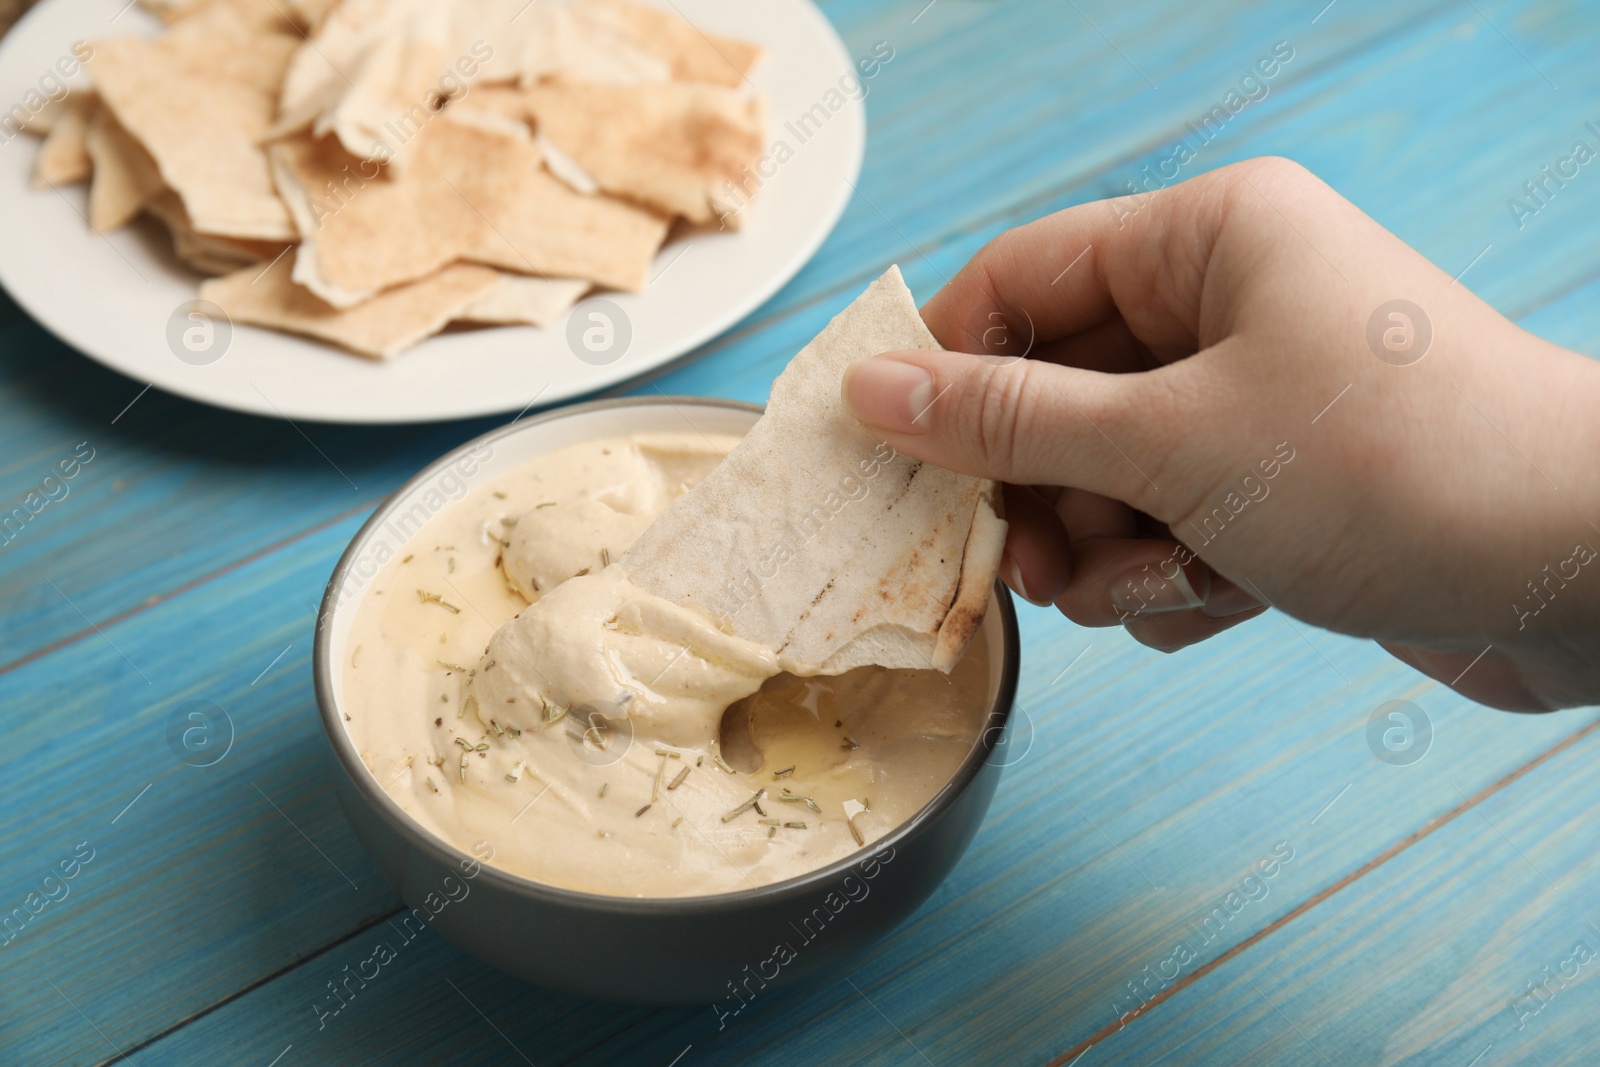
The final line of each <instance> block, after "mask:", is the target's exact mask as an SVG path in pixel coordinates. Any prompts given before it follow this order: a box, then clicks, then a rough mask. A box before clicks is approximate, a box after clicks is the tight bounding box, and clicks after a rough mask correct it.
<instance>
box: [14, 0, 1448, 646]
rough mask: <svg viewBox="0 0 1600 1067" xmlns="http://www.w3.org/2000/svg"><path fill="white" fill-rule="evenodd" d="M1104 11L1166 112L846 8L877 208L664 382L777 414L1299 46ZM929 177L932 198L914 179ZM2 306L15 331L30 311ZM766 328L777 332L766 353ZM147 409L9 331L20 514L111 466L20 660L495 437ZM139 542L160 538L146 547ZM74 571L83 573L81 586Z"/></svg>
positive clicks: (1126, 83) (76, 501)
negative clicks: (1060, 193) (801, 378)
mask: <svg viewBox="0 0 1600 1067" xmlns="http://www.w3.org/2000/svg"><path fill="white" fill-rule="evenodd" d="M1103 7H1105V5H1087V6H1085V7H1084V10H1085V11H1086V13H1087V14H1088V15H1089V17H1090V18H1091V19H1093V21H1094V23H1095V24H1096V25H1099V26H1100V27H1101V28H1102V29H1105V30H1106V32H1107V33H1108V34H1111V35H1112V36H1113V38H1114V39H1115V40H1119V41H1129V42H1131V41H1137V42H1138V44H1137V45H1136V46H1135V45H1132V44H1130V45H1128V46H1127V47H1126V48H1125V49H1124V50H1125V51H1128V50H1130V49H1131V51H1130V55H1131V56H1132V57H1133V59H1134V61H1135V62H1137V63H1138V64H1139V65H1141V66H1144V67H1146V68H1147V69H1149V70H1151V71H1152V72H1156V73H1158V74H1159V78H1160V84H1161V85H1162V86H1163V87H1164V88H1163V90H1162V91H1156V90H1152V89H1151V88H1150V87H1149V86H1148V85H1147V84H1146V83H1145V82H1144V81H1143V80H1142V79H1141V78H1139V77H1138V75H1137V74H1136V73H1135V72H1134V71H1133V70H1132V68H1131V67H1130V66H1128V65H1127V64H1126V63H1125V61H1124V60H1123V59H1122V58H1120V57H1119V56H1118V55H1117V54H1116V51H1115V49H1114V48H1112V47H1110V46H1108V44H1107V42H1106V41H1105V40H1104V39H1103V38H1101V37H1100V36H1099V35H1098V34H1096V33H1094V32H1093V31H1092V30H1091V29H1090V27H1089V24H1088V23H1087V22H1084V21H1082V20H1081V19H1080V18H1079V16H1077V15H1075V14H1072V15H1070V18H1069V17H1068V15H1065V14H1063V12H1064V11H1066V10H1067V9H1062V8H1059V7H1057V6H1056V5H1050V4H1045V3H1042V2H1038V3H1032V4H1018V5H1001V6H999V7H995V6H993V5H978V4H970V3H969V4H963V3H959V2H953V0H944V2H943V3H940V4H939V5H938V6H937V7H935V8H933V9H931V10H930V11H929V12H928V14H927V15H926V16H925V17H923V18H921V19H918V20H917V21H916V22H915V23H914V24H913V23H911V22H909V21H908V20H909V19H910V18H911V15H910V14H907V13H906V12H903V11H891V10H888V9H884V8H882V7H881V5H875V4H864V3H849V4H841V5H837V7H836V8H831V9H830V11H831V13H832V15H833V17H834V18H835V19H836V20H837V21H838V22H839V23H840V25H841V28H842V31H843V32H844V34H845V36H846V38H847V39H848V40H849V41H850V43H851V47H852V49H853V51H854V52H856V53H859V54H863V55H865V54H868V53H870V51H871V48H872V45H873V43H874V42H876V41H879V40H884V41H889V42H891V44H892V45H893V46H894V47H895V48H896V49H897V51H896V55H895V58H894V60H892V61H891V62H890V63H889V65H888V66H886V67H884V68H883V71H882V73H881V74H880V75H879V76H878V77H877V78H875V79H873V81H872V82H870V83H869V85H870V87H871V92H870V95H869V96H868V98H867V99H868V101H869V107H870V108H871V109H872V110H871V115H872V134H871V136H872V149H871V152H870V154H869V156H868V161H867V169H866V171H865V174H864V176H863V178H862V185H861V189H862V195H861V196H860V197H859V198H858V200H857V201H856V202H855V203H854V204H853V206H852V208H851V210H850V213H849V214H848V215H847V217H846V219H845V220H844V221H843V223H842V224H841V226H840V228H839V230H838V231H837V232H836V233H835V234H834V236H833V237H832V238H831V239H830V240H829V242H828V243H827V245H826V246H825V247H824V249H823V251H822V253H821V254H820V255H819V256H818V257H817V259H816V260H814V261H813V263H812V264H811V265H809V266H808V267H807V269H806V270H805V271H803V272H802V274H801V276H800V277H799V278H797V279H796V280H795V281H794V282H793V283H791V284H790V285H789V286H787V287H786V288H785V289H784V291H783V292H782V293H781V294H779V296H778V297H776V298H775V299H774V300H773V301H771V302H769V304H768V305H767V306H766V307H765V308H763V309H762V310H760V311H758V312H757V313H756V314H755V315H754V316H752V318H751V320H750V321H749V322H748V323H746V324H745V325H743V326H741V327H740V328H738V329H737V330H736V331H735V336H736V337H737V338H739V340H737V341H735V342H733V343H728V342H719V343H714V344H713V345H712V346H710V347H711V349H712V350H713V351H714V352H715V353H716V354H717V355H718V356H720V358H719V359H717V360H716V362H715V363H714V364H712V365H711V366H709V367H707V368H706V369H705V371H704V372H702V373H697V374H689V375H687V376H684V377H674V378H671V379H669V380H666V381H663V382H662V388H665V389H668V390H677V391H684V392H702V393H708V394H711V395H721V396H735V397H738V398H741V399H761V398H763V397H764V396H765V393H766V388H767V385H768V383H769V382H770V381H771V379H772V377H773V375H774V374H775V373H776V372H777V370H778V369H779V368H780V367H781V365H782V363H783V361H784V360H785V359H787V357H788V356H789V355H790V354H792V353H793V352H794V351H795V350H796V348H797V347H798V344H797V343H796V342H803V341H804V340H806V339H807V338H809V337H810V336H811V335H812V334H813V333H815V331H816V329H817V328H819V327H820V325H821V324H822V323H824V322H826V320H827V318H828V317H829V316H830V315H831V312H832V310H833V309H834V308H835V307H836V306H838V305H839V304H841V303H842V302H843V301H844V299H845V297H846V295H847V294H848V293H849V292H851V291H853V290H854V289H856V288H859V287H860V286H861V285H862V284H864V283H865V281H866V280H867V279H869V278H870V277H872V276H873V275H875V274H876V273H879V272H881V270H882V268H883V266H885V265H886V264H887V263H888V262H889V261H891V260H893V259H895V258H906V256H905V253H906V248H907V244H908V242H909V243H910V244H912V245H914V246H916V247H920V248H923V249H932V248H934V247H937V246H939V245H941V244H942V243H944V242H946V241H947V240H948V239H949V236H948V235H951V234H955V233H959V232H961V230H962V229H963V227H967V226H970V225H971V224H972V221H973V220H975V219H982V218H988V217H993V216H996V215H1000V214H1004V213H1005V211H1006V210H1007V208H1008V207H1009V206H1012V205H1015V204H1016V203H1017V202H1018V201H1027V200H1029V199H1030V198H1034V197H1036V196H1037V195H1038V193H1039V190H1040V189H1045V188H1050V187H1053V186H1055V185H1059V184H1060V183H1062V182H1064V181H1070V180H1072V179H1075V178H1077V179H1081V178H1082V176H1084V175H1086V174H1090V173H1093V172H1094V171H1095V169H1096V168H1099V167H1104V166H1106V165H1108V164H1109V163H1110V162H1111V161H1113V160H1117V159H1119V158H1124V159H1125V158H1131V157H1129V153H1134V152H1137V151H1139V149H1140V147H1141V146H1144V145H1147V144H1149V143H1153V142H1154V141H1156V140H1159V139H1161V138H1162V137H1163V135H1164V131H1169V130H1173V129H1176V128H1178V127H1179V126H1180V125H1181V123H1182V121H1183V119H1184V118H1185V117H1187V116H1188V114H1189V113H1190V112H1191V111H1192V110H1193V109H1194V107H1195V106H1197V103H1196V102H1197V101H1209V100H1212V99H1213V98H1220V95H1221V94H1222V93H1223V92H1225V91H1226V90H1227V88H1228V87H1229V86H1230V85H1231V84H1233V82H1234V81H1236V80H1237V76H1238V73H1239V68H1240V66H1241V65H1242V64H1248V63H1251V62H1254V60H1255V59H1256V58H1258V55H1257V53H1261V52H1262V50H1263V49H1267V50H1270V47H1271V44H1272V41H1273V40H1275V39H1277V37H1276V35H1279V34H1281V33H1288V32H1290V31H1289V30H1288V29H1285V26H1288V25H1291V24H1290V23H1286V22H1285V20H1284V19H1283V17H1282V15H1281V13H1280V12H1276V11H1274V10H1272V9H1271V7H1270V5H1255V4H1246V3H1235V4H1234V5H1233V7H1232V9H1231V19H1230V18H1229V15H1230V12H1228V11H1222V10H1219V9H1218V8H1217V7H1216V6H1215V5H1213V6H1212V7H1210V8H1209V9H1207V10H1206V11H1204V12H1201V11H1200V10H1198V9H1192V8H1191V7H1190V6H1188V5H1149V6H1146V7H1141V8H1138V9H1133V8H1129V9H1128V10H1127V11H1124V10H1123V9H1115V10H1112V9H1106V10H1100V9H1099V8H1103ZM1441 9H1442V5H1441V4H1439V3H1431V4H1429V3H1415V2H1413V3H1405V4H1393V5H1385V6H1384V7H1383V8H1381V9H1375V10H1370V11H1361V12H1358V13H1355V14H1352V15H1349V16H1346V15H1344V14H1343V13H1341V16H1340V18H1338V19H1334V18H1333V17H1332V16H1331V15H1330V16H1329V18H1328V19H1327V20H1325V22H1324V23H1323V24H1319V27H1318V28H1317V29H1316V30H1315V32H1314V33H1312V34H1309V35H1302V36H1301V37H1298V38H1296V40H1297V42H1298V44H1297V48H1300V49H1301V51H1300V53H1299V54H1298V55H1297V58H1296V59H1295V60H1294V61H1293V63H1291V64H1290V66H1289V67H1287V68H1285V71H1284V74H1283V75H1282V80H1281V81H1280V82H1278V83H1277V84H1279V85H1280V88H1279V89H1278V90H1276V91H1275V92H1274V95H1273V96H1270V97H1268V99H1267V100H1266V101H1265V102H1264V103H1267V104H1270V103H1271V102H1272V101H1273V100H1276V99H1278V96H1279V95H1280V94H1281V93H1283V92H1286V87H1288V86H1290V85H1292V83H1293V81H1294V80H1295V79H1305V78H1307V77H1308V75H1309V74H1311V73H1312V72H1314V71H1316V70H1318V69H1320V67H1321V66H1330V65H1331V66H1337V67H1338V69H1341V70H1342V69H1345V67H1344V66H1343V65H1341V61H1342V60H1345V59H1347V58H1348V57H1349V56H1350V55H1352V54H1353V52H1354V50H1355V49H1356V47H1357V46H1359V45H1361V44H1362V43H1364V42H1367V41H1369V40H1371V39H1373V38H1376V37H1382V36H1386V35H1390V34H1396V33H1405V32H1413V33H1414V32H1416V31H1415V29H1414V28H1413V29H1408V27H1412V26H1413V24H1423V25H1426V24H1427V23H1426V17H1427V16H1429V15H1430V13H1435V12H1438V11H1439V10H1441ZM1130 12H1133V13H1130ZM1218 27H1224V28H1226V31H1227V37H1226V40H1225V41H1222V42H1220V43H1217V44H1215V46H1214V47H1213V46H1207V47H1199V46H1198V44H1197V42H1198V41H1199V40H1200V39H1201V36H1202V35H1201V30H1202V29H1203V28H1208V29H1210V30H1212V31H1215V30H1216V29H1217V28H1218ZM1213 39H1214V32H1213ZM1023 43H1026V45H1027V47H1026V48H1023V47H1021V46H1022V44H1023ZM1059 71H1071V72H1073V80H1072V81H1071V82H1070V83H1069V84H1068V87H1067V91H1066V92H1064V93H1062V94H1061V95H1059V96H1057V95H1054V94H1043V93H1040V92H1038V91H1037V88H1036V86H1037V85H1039V84H1045V83H1047V79H1055V78H1057V77H1058V74H1057V73H1056V72H1059ZM1021 75H1025V76H1021ZM973 99H976V100H977V101H978V106H976V107H974V106H973ZM918 175H926V176H927V177H925V178H919V179H918V180H917V181H915V182H908V181H907V177H908V176H918ZM1080 198H1081V194H1080ZM908 265H909V264H908ZM952 269H953V266H951V267H942V268H941V270H942V271H943V272H944V273H946V274H948V273H949V272H950V271H951V270H952ZM936 279H937V275H936V274H929V275H928V276H927V279H926V284H922V285H920V286H919V291H920V292H923V293H931V292H932V287H933V285H935V284H937V280H936ZM825 297H832V298H834V299H824V298H825ZM0 303H4V305H5V306H6V307H10V308H12V311H11V312H8V313H7V315H8V316H9V315H14V314H15V309H14V305H10V304H9V302H8V301H4V298H0ZM778 318H787V319H789V320H792V321H786V322H783V323H781V324H780V323H778V322H776V321H775V320H776V319H778ZM768 324H770V325H772V326H776V327H778V332H776V333H771V334H769V333H767V332H766V331H765V330H764V329H763V328H762V327H763V326H765V325H768ZM729 368H732V369H733V370H734V372H735V373H734V375H733V376H732V377H731V378H729V377H727V376H726V372H727V371H728V370H729ZM141 388H142V386H141V385H140V383H137V382H132V381H130V380H129V379H126V378H123V377H121V376H119V375H116V374H114V373H111V372H108V371H105V370H103V369H101V368H99V367H98V366H96V365H91V364H89V363H87V362H85V361H84V360H81V359H78V358H75V357H73V356H72V355H70V353H69V351H68V350H67V349H66V348H65V347H64V346H62V345H61V344H60V343H59V342H56V341H55V340H54V339H52V338H50V337H49V336H48V335H47V334H45V333H44V331H42V330H41V329H39V328H38V327H37V326H35V325H33V324H31V323H29V322H27V321H26V320H25V319H17V320H15V321H9V322H7V321H6V316H0V456H4V457H5V458H4V459H3V460H0V505H3V506H4V508H6V509H9V508H11V507H13V506H16V505H20V504H22V503H23V502H24V501H25V500H26V498H27V494H28V493H29V492H30V491H34V490H36V489H37V488H38V487H39V486H40V484H41V480H42V478H43V477H44V475H45V474H47V473H49V472H50V471H51V470H52V469H53V468H54V467H55V465H56V464H57V463H59V462H60V461H61V460H62V459H63V458H65V457H66V456H69V455H71V453H72V450H73V448H74V447H76V446H77V445H78V444H79V443H80V442H87V447H89V448H92V449H94V453H93V454H94V457H95V458H94V460H93V462H92V463H91V464H90V465H89V466H88V467H87V468H85V469H84V470H83V472H82V476H81V478H79V479H74V480H73V481H72V482H71V483H70V484H68V485H67V487H66V488H67V495H66V496H65V497H63V498H62V499H60V500H59V501H58V502H55V503H51V504H49V505H47V506H45V507H44V508H43V509H42V510H41V511H40V512H39V513H38V514H37V515H36V516H34V517H32V518H31V519H29V521H28V522H27V523H26V525H25V526H24V527H23V528H22V532H21V533H20V534H19V535H18V536H17V537H16V538H15V539H14V540H13V541H11V542H10V543H8V544H6V545H5V546H4V554H5V556H6V557H9V558H5V559H0V597H3V598H4V599H5V600H6V601H7V602H8V603H11V604H14V605H16V607H17V609H18V610H17V612H16V613H15V614H14V615H9V616H6V617H4V618H0V648H4V649H5V653H4V655H3V657H0V658H3V660H4V661H5V662H13V661H14V660H15V659H17V658H21V657H24V656H27V655H29V654H32V653H35V652H37V651H38V650H40V649H42V648H46V647H49V646H50V645H51V644H53V643H54V642H56V641H59V640H61V639H63V638H65V637H68V636H70V635H73V634H76V633H81V632H83V631H84V630H85V629H86V628H87V627H86V621H85V620H86V619H88V620H93V621H95V622H96V623H103V622H104V621H106V620H107V619H110V618H113V617H116V616H118V615H120V614H122V613H124V612H127V611H130V610H133V609H135V608H136V607H137V606H138V605H139V604H141V603H144V602H146V601H147V600H148V599H149V598H150V597H152V596H157V597H159V596H165V595H170V594H171V593H172V592H173V591H175V590H177V589H180V588H182V587H184V586H185V585H186V584H188V583H190V582H193V581H195V580H198V579H200V578H201V577H203V576H204V575H207V574H211V573H215V572H217V571H219V570H221V569H223V568H225V567H227V566H229V565H231V564H234V563H236V562H237V561H239V560H241V559H244V558H248V557H249V556H251V555H253V554H255V553H258V552H262V551H265V550H267V549H268V548H269V547H270V546H272V545H274V544H277V543H279V542H281V541H283V540H285V539H286V538H290V537H294V536H298V535H299V534H301V533H302V532H304V531H305V530H307V529H309V528H311V527H313V526H315V525H317V524H319V523H323V522H327V521H329V520H330V519H332V518H334V517H336V516H339V515H342V514H347V513H349V512H350V510H351V509H353V508H358V507H361V506H363V505H369V504H370V503H371V502H372V501H374V500H375V499H376V498H377V497H379V496H381V495H383V494H384V493H387V492H388V491H389V490H390V489H392V488H393V487H394V486H395V485H397V484H398V483H399V482H400V481H402V480H403V479H404V478H405V477H406V476H407V475H408V474H409V473H410V472H412V471H414V470H415V469H417V468H418V467H419V466H421V465H422V464H423V463H425V462H426V461H427V460H428V459H430V458H432V457H433V456H436V455H438V454H439V453H440V452H442V451H444V450H445V449H447V448H448V447H450V446H451V445H452V444H454V443H456V442H458V441H460V440H462V439H464V438H465V437H468V436H471V435H472V434H475V433H478V432H480V431H481V430H483V429H484V428H486V427H488V426H490V425H493V424H494V421H495V420H472V421H468V422H464V423H456V424H448V425H443V426H435V427H421V428H402V429H385V428H367V427H361V428H342V427H332V426H315V425H307V426H304V427H300V428H295V427H291V426H286V425H284V424H282V423H280V422H277V421H275V420H268V419H255V418H241V417H239V416H236V415H232V414H229V413H223V412H217V411H213V410H211V409H208V408H205V407H203V406H201V405H197V404H191V403H188V402H185V401H181V400H177V399H175V398H172V397H168V396H164V395H163V394H161V393H159V392H157V391H155V390H152V391H151V392H150V393H149V394H147V395H145V396H143V397H142V398H141V399H138V400H137V402H136V403H134V404H133V406H132V407H131V408H129V407H128V405H129V403H130V402H131V401H134V400H135V398H136V397H139V394H140V390H141ZM130 487H131V489H132V491H130ZM357 487H359V488H357ZM196 516H203V517H204V518H203V521H200V520H197V518H196ZM130 530H137V531H141V534H142V536H141V537H138V538H129V537H128V536H127V533H126V532H127V531H130ZM108 543H119V550H118V551H117V552H115V553H109V552H105V551H102V550H101V549H102V547H103V546H104V545H106V544H108ZM64 559H71V560H74V561H75V565H74V566H72V567H70V568H68V567H62V566H60V565H59V564H58V562H57V560H64ZM46 579H48V581H46ZM52 582H53V583H54V584H55V586H56V588H52V587H51V584H50V583H52ZM21 620H26V622H23V621H21ZM3 665H4V664H3V663H0V667H3Z"/></svg>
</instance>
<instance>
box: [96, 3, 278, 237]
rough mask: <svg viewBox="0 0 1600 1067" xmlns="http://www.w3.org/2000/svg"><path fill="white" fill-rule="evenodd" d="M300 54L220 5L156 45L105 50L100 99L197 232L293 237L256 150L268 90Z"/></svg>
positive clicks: (114, 43) (266, 116) (124, 42)
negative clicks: (156, 169)
mask: <svg viewBox="0 0 1600 1067" xmlns="http://www.w3.org/2000/svg"><path fill="white" fill-rule="evenodd" d="M293 49H294V41H293V40H292V39H290V38H288V37H286V36H284V35H282V34H275V33H259V32H255V31H253V30H251V29H249V28H248V27H247V26H245V25H244V24H243V23H242V22H241V21H240V20H239V16H237V15H236V14H235V13H234V12H233V11H232V10H231V9H230V8H228V7H225V6H221V5H220V4H216V5H210V6H208V7H207V8H205V9H203V10H202V11H200V12H199V13H197V14H196V15H194V16H192V17H191V18H189V19H185V20H184V21H183V22H182V23H180V24H179V26H178V27H177V28H175V29H173V30H172V31H169V32H168V33H167V34H166V35H164V36H163V37H161V38H159V39H156V40H153V41H152V40H146V39H144V38H138V37H124V38H115V39H112V40H107V41H102V42H100V43H99V44H97V45H96V48H95V54H94V58H93V59H91V60H90V61H89V64H88V66H89V73H90V76H91V77H92V78H93V79H94V83H95V86H96V88H97V89H99V91H100V95H101V99H102V100H103V101H104V103H105V105H106V106H107V107H108V108H110V110H111V111H112V112H113V113H114V114H115V115H116V117H117V119H118V120H119V121H120V122H121V123H122V124H123V125H124V126H125V127H126V128H127V129H128V131H129V132H130V133H131V134H133V136H134V137H136V138H138V140H139V142H140V143H141V144H143V145H144V147H145V148H146V149H147V150H148V151H149V153H150V155H151V156H152V157H153V158H154V159H155V161H156V164H157V166H158V167H159V168H160V172H161V176H162V178H163V179H164V181H165V184H166V185H167V186H169V187H171V188H172V189H173V190H174V191H175V192H176V193H177V194H178V195H179V196H181V197H182V198H183V203H184V207H185V209H186V210H187V211H188V214H189V217H190V219H191V220H192V221H193V223H194V228H195V230H196V231H197V232H200V233H208V234H218V235H222V236H230V237H246V238H253V239H256V240H267V241H287V240H290V239H292V238H293V237H294V229H293V227H292V225H291V223H290V220H289V214H288V211H287V210H286V209H285V208H284V206H283V202H282V201H281V200H279V199H278V196H277V193H276V191H275V190H274V188H273V186H272V178H271V174H270V173H269V171H268V168H267V161H266V156H265V154H264V152H263V151H262V149H261V148H260V146H259V145H258V144H257V143H256V141H257V139H258V138H259V137H260V135H261V134H262V133H263V132H265V130H266V129H267V127H268V125H269V124H270V122H271V119H272V113H273V108H274V106H275V105H274V102H273V101H274V92H273V91H268V90H265V89H263V85H264V84H265V83H267V82H272V84H273V85H274V86H275V85H276V82H275V80H274V78H275V75H274V71H276V72H277V75H276V76H281V73H282V70H283V67H284V65H285V64H286V63H287V62H288V59H289V56H290V54H291V53H292V52H293Z"/></svg>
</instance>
